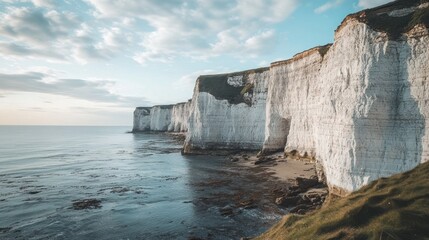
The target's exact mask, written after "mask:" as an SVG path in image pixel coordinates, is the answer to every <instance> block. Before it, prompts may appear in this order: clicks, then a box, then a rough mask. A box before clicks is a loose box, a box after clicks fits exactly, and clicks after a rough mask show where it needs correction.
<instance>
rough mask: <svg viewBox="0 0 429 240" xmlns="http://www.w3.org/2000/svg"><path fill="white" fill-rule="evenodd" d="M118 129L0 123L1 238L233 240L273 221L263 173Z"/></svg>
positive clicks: (168, 139) (275, 216)
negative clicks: (83, 205) (87, 203)
mask: <svg viewBox="0 0 429 240" xmlns="http://www.w3.org/2000/svg"><path fill="white" fill-rule="evenodd" d="M127 130H129V128H127V127H40V126H38V127H29V126H26V127H22V126H1V127H0V216H1V217H0V239H189V238H192V237H199V238H203V239H239V238H240V237H243V236H253V235H256V234H258V233H261V232H262V231H264V230H266V229H267V228H268V227H269V226H270V225H271V224H273V223H274V222H276V221H277V220H278V219H279V218H280V216H281V213H282V212H281V210H278V209H275V208H274V207H273V206H272V200H271V199H268V198H270V197H271V196H269V194H268V195H265V194H267V192H269V189H270V187H272V183H269V182H268V181H266V179H267V178H268V177H269V176H265V175H264V174H263V172H255V171H254V170H249V169H246V168H244V167H240V166H238V165H236V164H233V163H230V162H229V161H228V160H226V159H224V158H223V157H213V156H182V155H181V154H180V147H181V145H180V144H179V143H178V142H177V141H175V140H174V139H173V138H172V137H171V136H169V135H165V134H127V133H125V132H126V131H127ZM83 199H98V200H101V208H97V209H85V210H75V209H73V203H74V202H75V201H76V200H83ZM249 199H258V202H257V203H255V205H254V206H253V207H250V208H244V207H240V206H237V203H239V202H242V201H245V200H249ZM229 207H231V208H229ZM224 209H232V213H231V214H224V215H222V213H225V212H223V210H224Z"/></svg>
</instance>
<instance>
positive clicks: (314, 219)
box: [256, 162, 429, 240]
mask: <svg viewBox="0 0 429 240" xmlns="http://www.w3.org/2000/svg"><path fill="white" fill-rule="evenodd" d="M256 239H377V240H380V239H383V240H385V239H392V240H396V239H429V162H427V163H424V164H421V165H420V166H418V167H416V168H415V169H414V170H412V171H409V172H405V173H401V174H397V175H394V176H392V177H389V178H381V179H379V180H377V181H374V182H372V183H371V184H369V185H368V186H365V187H363V188H362V189H360V190H359V191H356V192H354V193H353V194H351V195H350V196H348V197H345V198H337V199H335V200H331V201H329V202H327V203H325V205H324V206H323V207H322V208H321V209H320V210H318V211H316V212H314V213H310V214H308V215H305V216H297V215H288V216H286V217H284V218H283V219H282V220H281V221H280V222H279V223H277V224H276V225H275V226H274V227H272V228H271V229H269V230H268V231H267V232H266V233H264V234H263V235H261V236H259V237H257V238H256Z"/></svg>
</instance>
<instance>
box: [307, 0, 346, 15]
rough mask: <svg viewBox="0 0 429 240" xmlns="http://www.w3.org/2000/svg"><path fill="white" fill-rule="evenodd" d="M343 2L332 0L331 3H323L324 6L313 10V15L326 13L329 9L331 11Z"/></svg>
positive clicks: (342, 0)
mask: <svg viewBox="0 0 429 240" xmlns="http://www.w3.org/2000/svg"><path fill="white" fill-rule="evenodd" d="M343 2H344V0H332V1H329V2H327V3H325V4H323V5H322V6H320V7H318V8H316V9H315V10H314V12H315V13H323V12H326V11H328V10H329V9H332V8H334V7H336V6H339V5H341V4H342V3H343Z"/></svg>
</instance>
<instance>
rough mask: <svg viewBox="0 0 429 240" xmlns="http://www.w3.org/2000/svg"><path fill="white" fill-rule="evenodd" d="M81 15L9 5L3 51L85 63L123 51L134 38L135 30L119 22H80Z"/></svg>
mask: <svg viewBox="0 0 429 240" xmlns="http://www.w3.org/2000/svg"><path fill="white" fill-rule="evenodd" d="M46 4H47V3H46ZM41 6H45V5H41ZM81 18H82V16H78V15H76V14H74V13H72V12H60V11H57V10H48V9H45V8H30V7H8V11H6V12H5V13H2V14H1V13H0V55H2V56H3V57H4V58H11V57H15V58H39V59H44V60H56V61H71V60H75V61H78V62H81V63H86V62H88V61H91V60H106V59H110V58H112V57H114V56H115V55H116V54H118V53H124V52H125V51H126V50H127V49H128V46H129V45H130V42H131V41H132V40H133V37H132V31H129V32H128V31H126V30H123V29H121V28H120V26H121V24H120V23H119V24H117V25H119V26H116V25H115V24H116V22H112V23H111V25H109V27H100V26H97V25H95V26H94V25H90V21H89V22H88V23H81V22H82V20H81ZM112 25H113V27H110V26H112Z"/></svg>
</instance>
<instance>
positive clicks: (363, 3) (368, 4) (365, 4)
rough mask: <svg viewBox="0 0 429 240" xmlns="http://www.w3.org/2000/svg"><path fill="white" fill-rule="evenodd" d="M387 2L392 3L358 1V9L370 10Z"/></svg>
mask: <svg viewBox="0 0 429 240" xmlns="http://www.w3.org/2000/svg"><path fill="white" fill-rule="evenodd" d="M388 2H393V0H359V3H358V5H359V7H361V8H372V7H376V6H379V5H382V4H385V3H388Z"/></svg>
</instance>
